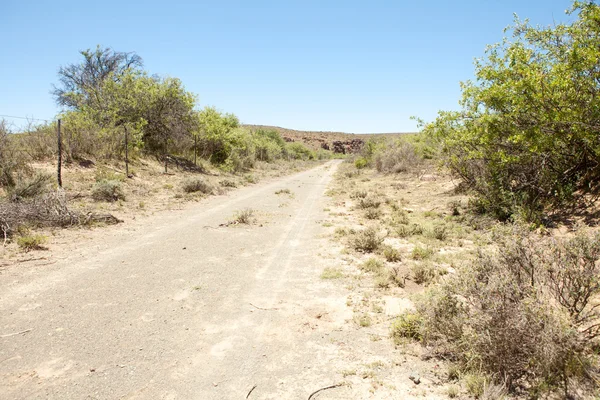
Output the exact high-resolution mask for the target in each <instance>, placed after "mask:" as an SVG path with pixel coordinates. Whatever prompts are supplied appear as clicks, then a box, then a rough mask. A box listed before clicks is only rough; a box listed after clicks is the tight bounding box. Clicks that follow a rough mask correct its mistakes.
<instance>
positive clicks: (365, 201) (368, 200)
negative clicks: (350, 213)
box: [357, 197, 381, 209]
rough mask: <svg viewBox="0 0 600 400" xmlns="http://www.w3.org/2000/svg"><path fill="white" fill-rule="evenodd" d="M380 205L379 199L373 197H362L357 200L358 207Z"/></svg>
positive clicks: (364, 207)
mask: <svg viewBox="0 0 600 400" xmlns="http://www.w3.org/2000/svg"><path fill="white" fill-rule="evenodd" d="M380 205H381V201H380V200H377V199H374V198H373V197H363V198H361V199H360V200H359V201H358V204H357V206H358V208H362V209H367V208H378V207H379V206H380Z"/></svg>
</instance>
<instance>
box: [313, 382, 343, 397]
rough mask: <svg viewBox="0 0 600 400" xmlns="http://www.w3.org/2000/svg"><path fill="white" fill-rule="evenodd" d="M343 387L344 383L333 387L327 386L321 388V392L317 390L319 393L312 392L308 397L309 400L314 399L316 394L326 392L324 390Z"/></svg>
mask: <svg viewBox="0 0 600 400" xmlns="http://www.w3.org/2000/svg"><path fill="white" fill-rule="evenodd" d="M342 385H343V384H342V383H338V384H336V385H331V386H327V387H324V388H321V389H319V390H317V391H315V392H312V393H311V394H310V396H308V400H310V399H312V398H313V396H314V395H315V394H317V393H319V392H322V391H324V390H328V389H334V388H337V387H340V386H342Z"/></svg>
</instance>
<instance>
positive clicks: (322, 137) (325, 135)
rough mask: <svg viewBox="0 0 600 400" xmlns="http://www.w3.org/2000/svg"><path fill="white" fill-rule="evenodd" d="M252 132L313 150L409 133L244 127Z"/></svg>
mask: <svg viewBox="0 0 600 400" xmlns="http://www.w3.org/2000/svg"><path fill="white" fill-rule="evenodd" d="M244 126H245V127H247V128H250V129H252V130H256V129H266V130H275V131H277V132H279V134H280V135H281V137H283V138H284V139H286V141H290V142H291V141H293V142H301V143H304V144H306V145H307V146H309V147H311V148H313V149H319V148H321V146H322V144H324V143H325V144H327V145H328V146H329V147H330V148H331V147H332V143H333V142H335V141H340V142H349V141H351V140H354V139H361V140H368V139H370V138H372V137H378V136H396V135H403V134H406V133H409V132H398V133H346V132H327V131H298V130H295V129H288V128H282V127H280V126H270V125H244Z"/></svg>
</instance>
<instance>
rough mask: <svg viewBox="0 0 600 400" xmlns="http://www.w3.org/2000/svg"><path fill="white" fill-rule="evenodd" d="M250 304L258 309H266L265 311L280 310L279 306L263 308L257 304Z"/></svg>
mask: <svg viewBox="0 0 600 400" xmlns="http://www.w3.org/2000/svg"><path fill="white" fill-rule="evenodd" d="M248 304H250V305H251V306H252V307H254V308H256V309H258V310H264V311H272V310H279V308H262V307H257V306H255V305H254V304H252V303H248Z"/></svg>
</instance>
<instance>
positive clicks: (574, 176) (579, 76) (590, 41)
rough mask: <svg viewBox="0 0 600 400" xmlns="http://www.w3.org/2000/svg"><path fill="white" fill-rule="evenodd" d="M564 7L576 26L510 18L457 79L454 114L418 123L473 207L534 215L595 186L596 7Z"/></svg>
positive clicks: (599, 74)
mask: <svg viewBox="0 0 600 400" xmlns="http://www.w3.org/2000/svg"><path fill="white" fill-rule="evenodd" d="M568 13H569V14H572V15H576V16H577V18H576V20H575V21H574V22H572V23H569V24H559V25H556V26H552V27H538V26H532V25H530V24H529V22H528V21H520V20H519V19H516V20H515V26H514V27H512V28H510V29H508V30H509V31H512V36H511V37H509V38H505V39H504V40H503V41H502V42H501V43H499V44H495V45H492V46H489V47H488V49H487V50H486V53H485V57H484V58H483V59H480V60H478V61H476V63H475V69H476V73H475V76H476V80H475V81H468V82H464V83H462V84H461V86H462V100H461V102H460V105H461V110H460V111H456V112H440V114H439V116H438V118H437V119H436V120H435V121H434V122H433V123H430V124H427V125H425V129H424V130H425V131H426V132H428V133H429V134H431V135H433V136H434V137H435V138H437V139H438V140H439V141H440V142H441V143H442V144H443V147H444V150H445V154H446V164H447V165H448V166H449V167H450V169H451V170H452V171H454V172H455V173H456V174H457V175H458V176H460V177H461V178H462V179H463V181H464V182H465V183H466V184H467V185H468V186H469V187H470V188H472V189H473V190H474V191H475V193H476V194H477V199H478V201H477V204H478V205H479V206H480V208H481V209H482V210H483V211H490V212H492V213H494V214H496V215H497V216H498V217H500V218H502V219H505V218H509V217H511V216H512V215H514V213H515V212H522V213H523V216H524V217H525V218H527V219H536V218H538V217H539V216H540V215H541V214H542V213H544V212H545V211H547V210H548V209H552V208H557V207H562V206H564V205H566V204H580V201H581V200H583V199H584V196H583V195H585V194H586V193H589V192H591V191H595V190H596V189H597V188H598V186H597V184H595V182H598V178H599V177H600V142H599V138H600V85H599V84H598V82H600V64H598V59H600V7H599V6H598V5H596V4H595V3H593V2H581V1H575V2H574V3H573V6H572V8H571V9H570V10H569V11H568Z"/></svg>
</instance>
